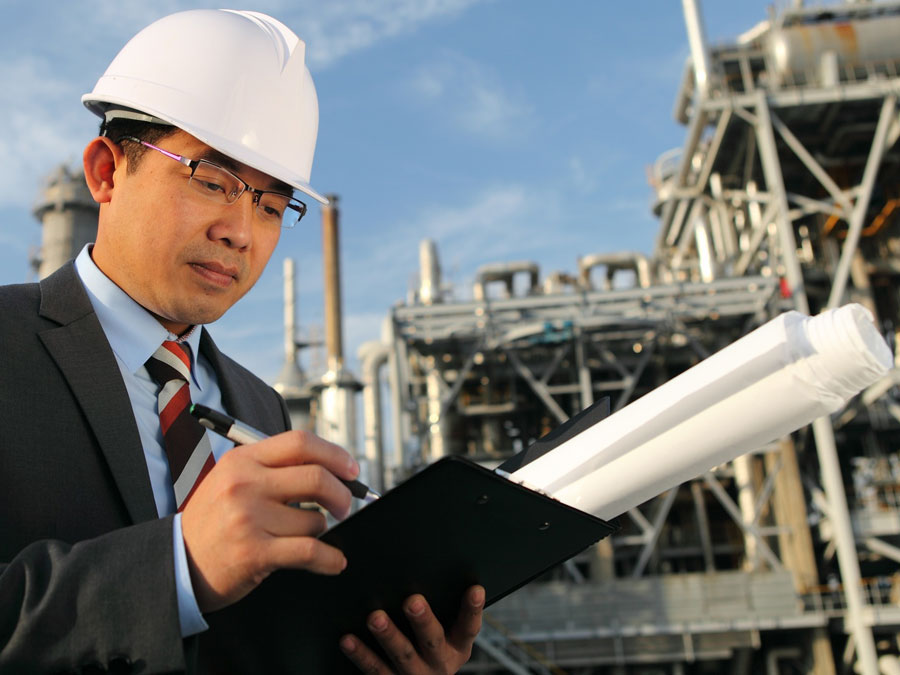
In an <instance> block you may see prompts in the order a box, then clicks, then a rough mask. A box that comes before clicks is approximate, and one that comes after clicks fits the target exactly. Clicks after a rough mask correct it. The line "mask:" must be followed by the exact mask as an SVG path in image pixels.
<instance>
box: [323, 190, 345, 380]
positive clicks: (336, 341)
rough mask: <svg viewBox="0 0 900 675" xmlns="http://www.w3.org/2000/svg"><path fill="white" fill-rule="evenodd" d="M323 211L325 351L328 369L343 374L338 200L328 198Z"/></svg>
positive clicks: (331, 196) (336, 198)
mask: <svg viewBox="0 0 900 675" xmlns="http://www.w3.org/2000/svg"><path fill="white" fill-rule="evenodd" d="M326 197H327V199H328V204H327V205H326V206H323V207H322V269H323V271H324V274H325V351H326V353H327V355H328V369H329V370H333V371H339V370H341V367H342V366H343V365H344V344H343V337H342V326H341V267H340V250H339V236H338V196H337V195H326Z"/></svg>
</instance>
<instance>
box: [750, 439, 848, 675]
mask: <svg viewBox="0 0 900 675" xmlns="http://www.w3.org/2000/svg"><path fill="white" fill-rule="evenodd" d="M765 463H766V472H767V473H769V474H773V473H774V474H775V490H774V491H773V493H772V511H773V514H774V516H775V522H776V523H777V524H778V525H779V534H778V547H779V549H780V551H781V561H782V562H783V563H784V566H785V567H787V568H788V569H789V570H790V571H791V576H792V577H793V580H794V590H795V591H796V592H797V594H803V593H808V592H809V591H810V589H811V588H812V587H813V586H817V585H818V583H819V571H818V568H817V566H816V558H815V554H814V552H813V543H812V534H811V533H810V531H809V521H808V520H807V512H806V500H805V499H804V496H803V483H802V481H801V479H800V467H799V465H798V463H797V452H796V449H795V448H794V441H793V440H792V439H791V438H790V437H787V438H784V439H782V440H781V441H780V442H779V443H778V450H775V451H773V452H768V453H766V457H765ZM811 643H812V657H813V670H812V675H835V667H834V656H833V655H832V653H831V641H830V640H829V639H828V631H827V630H826V629H825V628H821V627H820V628H814V629H813V630H812V635H811Z"/></svg>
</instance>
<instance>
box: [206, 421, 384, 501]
mask: <svg viewBox="0 0 900 675" xmlns="http://www.w3.org/2000/svg"><path fill="white" fill-rule="evenodd" d="M191 415H193V416H194V417H196V418H197V421H198V422H200V424H202V425H203V426H205V427H206V428H207V429H210V430H212V431H215V432H216V433H217V434H219V435H221V436H224V437H225V438H227V439H228V440H230V441H234V442H235V443H237V444H239V445H247V444H249V443H256V442H257V441H261V440H263V439H264V438H268V436H267V435H266V434H264V433H263V432H262V431H259V430H258V429H254V428H253V427H251V426H250V425H248V424H244V423H243V422H241V421H239V420H236V419H234V418H233V417H230V416H229V415H226V414H225V413H222V412H219V411H218V410H213V409H212V408H210V407H208V406H205V405H200V404H199V403H194V404H193V405H191ZM338 480H339V481H341V482H342V483H343V484H344V485H346V486H347V487H348V488H349V489H350V494H352V495H353V496H354V497H356V498H357V499H361V500H363V501H364V502H366V503H367V504H368V503H370V502H373V501H375V500H376V499H378V498H379V497H380V496H381V495H380V494H378V493H377V492H375V491H374V490H372V489H371V488H369V487H368V486H367V485H365V484H364V483H361V482H360V481H358V480H344V479H343V478H338Z"/></svg>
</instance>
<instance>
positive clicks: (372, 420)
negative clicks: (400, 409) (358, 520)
mask: <svg viewBox="0 0 900 675" xmlns="http://www.w3.org/2000/svg"><path fill="white" fill-rule="evenodd" d="M390 354H391V346H390V345H388V344H385V343H383V342H379V341H376V340H373V341H370V342H364V343H363V344H362V345H360V347H359V351H358V352H357V356H358V357H359V360H360V363H361V368H362V385H363V429H364V431H363V434H364V438H363V447H364V456H365V459H366V464H367V465H368V467H369V469H370V470H369V476H368V478H369V485H370V486H371V487H373V488H375V490H377V491H378V492H381V491H382V490H384V482H385V481H384V469H385V467H384V438H383V435H382V428H383V426H384V424H383V420H382V414H381V369H382V367H383V366H384V365H385V364H386V363H387V362H388V359H389V358H390Z"/></svg>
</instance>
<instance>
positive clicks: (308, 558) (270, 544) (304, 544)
mask: <svg viewBox="0 0 900 675" xmlns="http://www.w3.org/2000/svg"><path fill="white" fill-rule="evenodd" d="M261 549H262V550H261V553H260V555H262V556H263V557H264V560H265V563H266V565H265V567H266V568H268V569H269V570H270V571H274V570H275V569H280V568H285V567H287V568H293V569H305V570H308V571H310V572H315V573H317V574H330V575H334V574H340V573H341V572H343V571H344V569H345V568H346V567H347V558H346V557H344V554H343V553H342V552H341V551H340V550H339V549H337V548H335V547H334V546H329V545H328V544H326V543H324V542H323V541H321V540H319V539H316V538H315V537H272V538H271V539H269V540H268V541H267V542H265V543H263V544H262V545H261Z"/></svg>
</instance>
